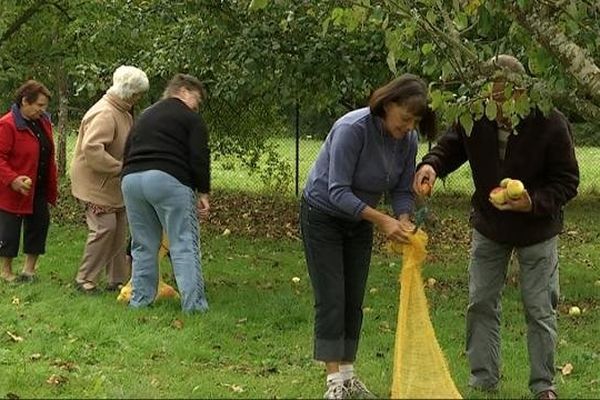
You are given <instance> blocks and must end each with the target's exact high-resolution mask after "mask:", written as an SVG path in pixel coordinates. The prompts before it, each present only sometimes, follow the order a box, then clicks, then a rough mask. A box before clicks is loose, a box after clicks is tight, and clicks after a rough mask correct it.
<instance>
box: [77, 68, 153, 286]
mask: <svg viewBox="0 0 600 400" xmlns="http://www.w3.org/2000/svg"><path fill="white" fill-rule="evenodd" d="M148 88H149V82H148V77H147V76H146V74H145V73H144V71H142V70H140V69H138V68H135V67H131V66H121V67H119V68H117V69H116V71H115V72H114V74H113V84H112V86H111V87H110V88H109V89H108V90H107V91H106V94H105V95H104V96H103V97H102V98H101V99H100V100H98V102H97V103H96V104H94V105H93V106H92V107H91V108H90V109H89V110H88V111H87V113H86V114H85V115H84V117H83V120H82V121H81V125H80V127H79V134H78V137H77V144H76V146H75V151H74V154H73V161H72V164H71V171H70V175H71V192H72V193H73V196H75V197H76V198H77V199H79V200H80V201H81V202H83V204H85V216H86V221H87V225H88V228H89V233H88V238H87V243H86V245H85V250H84V252H83V258H82V260H81V265H80V266H79V271H78V273H77V276H76V278H75V282H76V287H77V289H79V290H80V291H82V292H84V293H94V292H97V291H98V280H99V275H100V274H101V272H102V270H103V269H106V275H107V285H106V289H107V290H117V289H118V288H119V286H120V285H121V284H123V283H124V282H126V281H127V280H128V279H129V276H128V275H129V270H128V265H127V262H126V259H125V250H126V237H127V217H126V215H125V207H124V204H123V195H122V193H121V187H120V186H121V183H120V173H121V168H122V166H123V152H124V149H125V142H126V140H127V137H128V135H129V131H130V129H131V127H132V125H133V116H132V114H131V109H132V107H133V106H134V105H135V104H136V103H137V102H138V101H139V100H140V99H141V97H142V95H143V94H144V93H145V92H146V91H147V90H148Z"/></svg>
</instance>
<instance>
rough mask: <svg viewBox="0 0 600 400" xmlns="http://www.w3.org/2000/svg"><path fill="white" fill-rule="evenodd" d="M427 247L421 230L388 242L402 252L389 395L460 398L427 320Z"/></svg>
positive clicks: (403, 397) (394, 248)
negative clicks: (423, 273) (423, 275)
mask: <svg viewBox="0 0 600 400" xmlns="http://www.w3.org/2000/svg"><path fill="white" fill-rule="evenodd" d="M426 246H427V234H426V233H425V232H424V231H423V230H421V229H419V230H418V231H417V233H416V234H414V235H412V236H411V237H410V243H408V244H399V243H391V242H390V243H388V250H389V251H391V252H393V253H396V254H402V273H401V275H400V288H401V290H400V308H399V310H398V325H397V327H396V344H395V348H394V372H393V380H392V393H391V397H392V398H395V399H396V398H399V399H400V398H401V399H460V398H462V397H461V395H460V393H459V392H458V390H457V389H456V386H455V385H454V381H453V380H452V377H451V376H450V372H449V370H448V364H447V363H446V359H445V358H444V354H443V353H442V349H441V348H440V345H439V344H438V342H437V339H436V337H435V332H434V330H433V325H432V324H431V320H430V319H429V310H428V306H427V298H426V297H425V290H424V288H423V279H422V278H421V267H422V266H423V263H424V261H425V257H426V256H427V251H426Z"/></svg>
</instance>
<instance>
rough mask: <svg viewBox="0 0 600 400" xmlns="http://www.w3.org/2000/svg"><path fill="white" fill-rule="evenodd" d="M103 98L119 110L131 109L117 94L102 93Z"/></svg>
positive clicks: (126, 110) (127, 110)
mask: <svg viewBox="0 0 600 400" xmlns="http://www.w3.org/2000/svg"><path fill="white" fill-rule="evenodd" d="M104 98H105V99H106V101H107V102H109V103H110V104H111V105H112V106H113V107H115V108H116V109H117V110H119V111H122V112H129V110H131V107H132V106H131V104H130V103H128V102H127V101H125V100H123V99H121V98H120V97H118V96H115V95H114V94H110V93H106V94H105V95H104Z"/></svg>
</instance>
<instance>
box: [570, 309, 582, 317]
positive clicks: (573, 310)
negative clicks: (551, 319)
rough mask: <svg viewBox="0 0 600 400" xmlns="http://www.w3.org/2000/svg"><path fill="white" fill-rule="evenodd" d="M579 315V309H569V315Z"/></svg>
mask: <svg viewBox="0 0 600 400" xmlns="http://www.w3.org/2000/svg"><path fill="white" fill-rule="evenodd" d="M580 314H581V309H580V308H579V307H577V306H573V307H571V308H569V315H572V316H575V317H576V316H578V315H580Z"/></svg>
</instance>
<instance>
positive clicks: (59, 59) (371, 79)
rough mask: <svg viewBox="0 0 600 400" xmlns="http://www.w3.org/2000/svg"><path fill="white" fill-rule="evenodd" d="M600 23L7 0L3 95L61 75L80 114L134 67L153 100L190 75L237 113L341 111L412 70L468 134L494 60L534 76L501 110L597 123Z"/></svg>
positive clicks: (522, 13)
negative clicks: (251, 106)
mask: <svg viewBox="0 0 600 400" xmlns="http://www.w3.org/2000/svg"><path fill="white" fill-rule="evenodd" d="M599 21H600V6H598V3H597V2H595V1H594V0H452V1H448V0H379V1H376V0H354V1H343V2H342V1H338V0H320V1H310V0H301V1H290V0H232V1H214V0H199V1H194V2H190V1H185V0H153V1H143V0H104V1H99V0H94V1H89V0H52V1H51V0H4V1H3V7H2V10H1V11H0V70H1V71H2V73H1V74H0V88H2V89H3V90H4V93H10V92H11V91H12V90H14V88H15V87H16V86H17V85H18V83H19V82H20V81H22V80H24V79H26V78H29V77H36V78H38V79H40V80H42V81H44V82H46V83H47V84H48V86H50V87H56V86H57V84H58V83H57V82H58V81H59V80H60V79H59V78H61V77H62V79H64V80H66V82H67V84H66V89H65V90H66V93H63V95H66V96H68V97H69V104H70V107H71V108H75V109H79V110H81V109H85V108H86V107H87V106H89V104H90V102H91V101H92V100H94V99H95V98H97V96H99V94H100V93H102V92H103V91H104V90H105V89H106V87H107V86H108V83H109V80H110V76H111V74H112V71H113V70H114V68H115V67H116V66H118V65H120V64H134V65H137V66H139V67H141V68H143V69H144V70H145V71H146V72H147V74H148V76H149V77H150V78H151V81H152V83H153V85H152V93H151V95H150V98H149V101H153V100H156V99H157V98H158V96H159V95H160V92H161V91H162V87H163V84H164V82H165V81H166V80H167V79H168V78H169V77H170V76H171V75H173V74H174V73H176V72H188V73H192V74H194V75H197V76H199V77H200V78H201V79H202V80H204V81H205V82H206V83H207V86H208V88H209V91H210V93H211V96H215V97H219V98H221V99H225V100H226V101H228V102H229V103H231V104H234V105H235V106H236V107H239V108H240V109H243V105H244V104H248V103H249V102H253V103H257V102H260V103H261V104H267V105H268V106H267V107H272V106H276V107H284V108H285V107H287V106H289V105H291V104H294V103H296V102H298V103H299V104H301V105H302V107H303V108H305V109H307V110H316V111H319V112H323V111H326V112H329V113H330V114H331V115H336V114H339V113H340V112H341V110H344V109H349V108H353V107H356V106H358V105H360V104H364V102H365V100H366V98H367V97H368V95H369V93H370V92H371V91H372V90H373V89H374V88H375V87H377V86H379V85H380V84H382V83H384V82H386V81H387V80H389V79H390V78H391V77H393V76H394V75H397V74H399V73H402V72H412V73H415V74H418V75H421V76H423V77H424V78H425V79H427V80H428V81H429V82H430V83H431V91H430V92H431V102H432V105H433V107H434V108H435V109H436V110H437V111H438V112H439V113H440V115H441V116H442V117H443V119H444V122H452V121H457V120H458V121H460V122H462V123H463V125H465V126H466V127H468V126H469V125H470V124H472V121H473V120H474V119H477V118H480V117H481V116H482V115H488V116H493V115H494V107H495V106H494V105H492V103H490V102H489V101H488V98H489V80H490V76H491V75H490V71H489V69H486V67H485V61H487V60H489V59H490V58H491V57H492V56H494V55H496V54H500V53H509V54H512V55H514V56H516V57H517V58H519V59H520V60H521V61H522V62H523V63H524V64H525V65H526V67H527V68H528V70H529V72H530V74H529V75H530V77H528V78H525V79H524V78H515V77H510V76H508V77H507V79H509V81H511V82H512V87H513V88H514V87H516V86H519V87H525V88H526V89H527V90H528V91H527V93H528V95H527V96H523V97H522V98H520V100H518V101H516V100H509V101H508V103H507V104H505V105H504V107H503V109H504V110H505V111H506V112H507V113H508V115H510V116H511V117H512V118H513V119H518V118H519V116H522V115H523V114H525V113H526V112H527V111H528V110H529V108H530V107H534V106H535V107H540V108H541V109H543V110H547V109H549V108H550V107H551V106H552V105H557V106H558V107H559V108H561V109H563V110H564V111H566V112H568V113H569V115H570V116H571V117H572V118H580V119H583V120H588V121H594V122H595V121H597V120H598V117H600V69H599V68H598V66H597V60H598V59H599V56H600V37H599V36H598V34H597V33H598V31H599V30H600V26H599V25H600V23H599ZM509 90H511V89H510V88H509ZM9 97H10V96H4V97H3V98H2V99H1V100H0V102H1V103H2V104H4V105H6V103H7V102H8V98H9Z"/></svg>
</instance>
